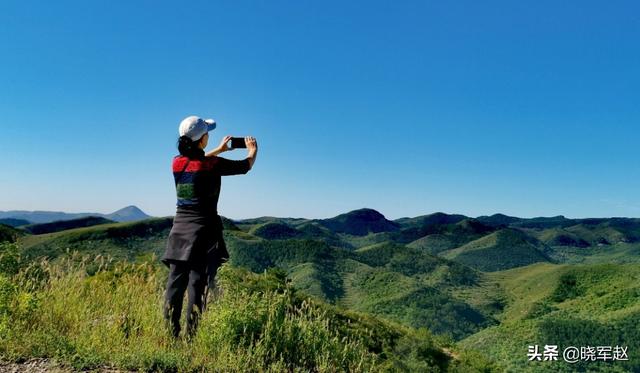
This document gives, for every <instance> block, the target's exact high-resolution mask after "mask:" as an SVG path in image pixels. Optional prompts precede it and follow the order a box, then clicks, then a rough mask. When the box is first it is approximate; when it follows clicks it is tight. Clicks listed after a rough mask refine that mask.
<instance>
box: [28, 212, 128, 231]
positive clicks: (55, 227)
mask: <svg viewBox="0 0 640 373" xmlns="http://www.w3.org/2000/svg"><path fill="white" fill-rule="evenodd" d="M109 223H115V222H114V221H113V220H109V219H105V218H102V217H98V216H87V217H85V218H78V219H71V220H62V221H54V222H51V223H42V224H30V225H26V226H24V227H22V228H23V229H24V230H26V231H27V232H29V233H31V234H44V233H53V232H60V231H64V230H68V229H73V228H82V227H91V226H93V225H99V224H109Z"/></svg>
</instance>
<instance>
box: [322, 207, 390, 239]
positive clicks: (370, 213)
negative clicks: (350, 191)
mask: <svg viewBox="0 0 640 373" xmlns="http://www.w3.org/2000/svg"><path fill="white" fill-rule="evenodd" d="M318 223H320V224H321V225H323V226H324V227H326V228H328V229H329V230H331V231H333V232H336V233H346V234H351V235H354V236H364V235H367V234H369V233H378V232H393V231H397V230H398V229H399V226H398V224H397V223H395V222H393V221H390V220H387V219H386V218H385V217H384V215H382V214H381V213H379V212H378V211H376V210H372V209H360V210H354V211H350V212H348V213H346V214H341V215H338V216H336V217H334V218H331V219H322V220H318Z"/></svg>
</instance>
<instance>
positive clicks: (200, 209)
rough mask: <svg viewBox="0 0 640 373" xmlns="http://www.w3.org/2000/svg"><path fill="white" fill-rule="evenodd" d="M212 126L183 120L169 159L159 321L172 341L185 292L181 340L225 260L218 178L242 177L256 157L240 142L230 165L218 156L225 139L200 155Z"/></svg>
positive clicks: (249, 142) (250, 145)
mask: <svg viewBox="0 0 640 373" xmlns="http://www.w3.org/2000/svg"><path fill="white" fill-rule="evenodd" d="M215 127H216V123H215V122H214V121H213V120H211V119H207V120H204V119H202V118H199V117H196V116H190V117H187V118H185V119H184V120H183V121H182V122H181V123H180V128H179V133H180V138H179V140H178V150H179V152H180V155H178V156H176V157H174V158H173V177H174V179H175V184H176V192H177V197H178V203H177V209H176V216H175V218H174V219H173V227H172V228H171V232H170V233H169V238H168V241H167V248H166V250H165V253H164V255H163V257H162V262H163V263H165V264H166V265H167V266H169V279H168V281H167V291H166V294H165V304H164V317H165V319H166V320H167V321H168V322H169V325H170V328H171V332H172V334H173V336H175V337H178V336H179V334H180V314H181V312H182V300H183V298H184V293H185V290H187V289H188V305H187V335H189V336H190V335H192V334H193V333H194V332H195V330H196V327H197V323H198V317H199V315H200V314H201V313H202V311H203V309H204V304H205V298H206V291H205V289H206V288H207V285H208V284H210V283H212V280H213V278H214V276H215V274H216V271H217V269H218V267H219V266H220V265H221V264H222V263H223V262H224V261H226V260H227V259H228V257H229V253H228V252H227V248H226V245H225V242H224V239H223V237H222V229H223V228H222V219H220V216H218V197H219V196H220V183H221V176H228V175H237V174H246V173H247V172H248V171H249V170H250V169H251V168H252V167H253V164H254V162H255V160H256V156H257V153H258V146H257V143H256V140H255V138H253V137H245V139H244V140H245V144H246V146H247V151H248V155H247V158H245V159H243V160H240V161H234V160H229V159H226V158H222V157H218V156H217V155H218V154H220V153H222V152H225V151H228V150H230V148H229V147H228V145H227V144H228V142H229V140H230V139H231V136H225V137H224V138H223V139H222V142H220V145H219V146H218V147H217V148H216V149H214V150H213V151H211V152H208V153H205V152H204V149H205V147H206V146H207V142H208V141H209V131H211V130H213V129H214V128H215Z"/></svg>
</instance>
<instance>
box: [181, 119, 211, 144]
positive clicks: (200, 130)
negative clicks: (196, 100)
mask: <svg viewBox="0 0 640 373" xmlns="http://www.w3.org/2000/svg"><path fill="white" fill-rule="evenodd" d="M215 128H216V121H215V120H213V119H202V118H200V117H198V116H195V115H191V116H188V117H186V118H184V119H183V120H182V122H180V128H179V130H178V132H179V133H180V136H187V137H188V138H190V139H191V140H192V141H197V140H200V138H201V137H202V136H204V134H205V133H207V132H209V131H213V130H214V129H215Z"/></svg>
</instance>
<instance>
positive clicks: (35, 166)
mask: <svg viewBox="0 0 640 373" xmlns="http://www.w3.org/2000/svg"><path fill="white" fill-rule="evenodd" d="M637 4H638V2H636V1H606V2H605V1H597V2H596V1H562V2H559V1H539V0H537V1H511V0H509V1H402V2H400V1H362V2H356V1H348V2H347V1H253V2H252V1H216V2H214V1H190V2H161V1H77V2H69V1H37V2H36V1H22V0H21V1H3V2H2V3H1V4H0V87H1V89H0V128H1V130H2V131H1V135H0V151H1V152H2V154H1V155H2V157H1V158H0V166H1V167H2V173H1V174H0V210H10V209H27V210H34V209H39V210H63V211H98V212H110V211H113V210H116V209H118V208H120V207H123V206H125V205H129V204H135V205H137V206H139V207H141V208H142V209H143V210H145V211H146V212H148V213H150V214H153V215H170V214H172V213H173V212H174V208H175V207H174V206H175V197H174V195H175V192H174V186H173V179H172V175H171V171H170V162H171V158H172V157H173V156H174V155H175V154H176V148H175V142H176V140H177V127H178V123H179V122H180V120H181V119H182V118H183V117H185V116H187V115H191V114H196V115H201V116H205V117H212V118H215V119H216V120H217V121H218V129H216V130H215V131H214V132H213V133H212V138H211V140H210V143H211V144H212V145H215V144H217V143H218V141H219V139H220V138H221V137H222V136H223V135H226V134H231V135H237V136H244V135H253V136H255V137H256V138H257V139H258V142H259V146H260V154H259V157H258V160H257V163H256V165H255V168H254V169H253V170H252V171H251V172H250V173H249V174H248V175H246V176H235V177H228V178H225V179H224V180H223V190H222V196H221V200H220V206H219V211H220V213H221V214H222V215H226V216H229V217H232V218H245V217H254V216H262V215H275V216H296V217H328V216H333V215H336V214H338V213H341V212H346V211H349V210H352V209H356V208H360V207H371V208H375V209H377V210H379V211H380V212H382V213H383V214H385V215H386V216H387V217H388V218H398V217H401V216H415V215H421V214H426V213H431V212H435V211H444V212H450V213H463V214H467V215H471V216H477V215H482V214H493V213H496V212H503V213H507V214H511V215H518V216H525V217H527V216H540V215H543V216H549V215H556V214H564V215H566V216H570V217H587V216H589V217H595V216H640V200H639V198H638V191H639V187H640V172H639V171H640V170H639V166H638V165H639V163H638V143H639V141H638V140H639V135H640V120H639V119H640V95H639V87H640V48H638V45H639V44H638V40H640V5H637ZM244 155H245V154H244V152H237V153H225V156H227V157H229V158H233V159H240V158H243V157H244Z"/></svg>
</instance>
